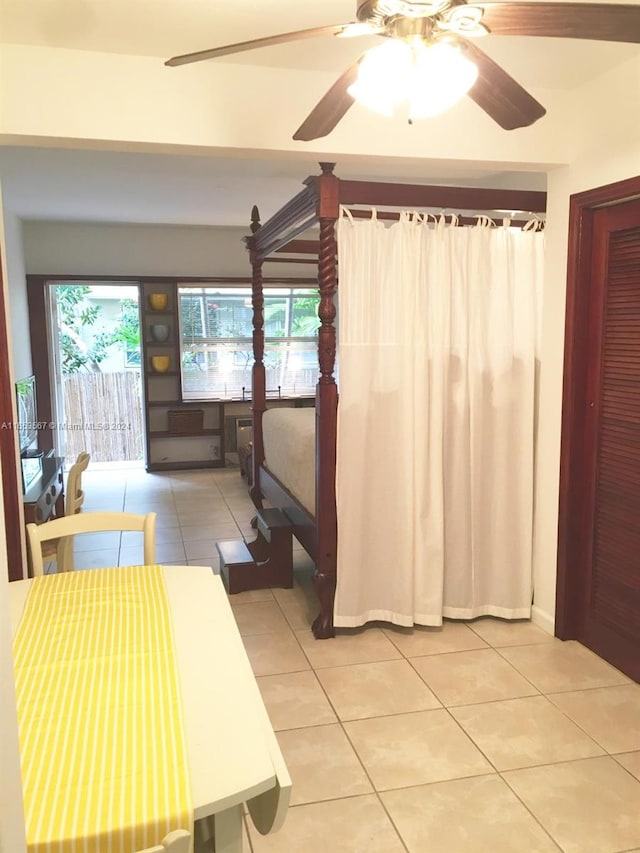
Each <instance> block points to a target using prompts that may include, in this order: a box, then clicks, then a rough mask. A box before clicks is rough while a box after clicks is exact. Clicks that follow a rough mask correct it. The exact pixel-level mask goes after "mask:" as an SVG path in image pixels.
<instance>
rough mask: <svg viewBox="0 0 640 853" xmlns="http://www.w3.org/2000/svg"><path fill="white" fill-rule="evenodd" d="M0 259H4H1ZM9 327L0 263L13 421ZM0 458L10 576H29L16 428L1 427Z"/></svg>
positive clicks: (5, 388) (2, 380)
mask: <svg viewBox="0 0 640 853" xmlns="http://www.w3.org/2000/svg"><path fill="white" fill-rule="evenodd" d="M0 261H1V259H0ZM8 328H9V312H8V308H7V301H6V298H5V282H4V279H3V275H2V263H0V329H1V330H2V334H0V424H1V423H6V424H13V422H14V421H15V418H16V408H15V400H14V394H15V387H14V382H13V378H12V376H11V373H10V371H9V364H10V355H9V344H8V341H7V334H6V329H8ZM0 461H1V462H2V493H3V501H4V528H5V542H6V546H7V565H8V567H9V580H11V581H16V580H22V578H23V577H26V571H25V568H26V567H25V566H24V565H23V560H24V558H25V556H26V551H25V547H26V546H25V538H24V536H23V531H22V524H21V523H20V519H21V518H22V474H21V472H20V453H19V448H18V439H17V432H16V430H14V429H12V428H11V429H0Z"/></svg>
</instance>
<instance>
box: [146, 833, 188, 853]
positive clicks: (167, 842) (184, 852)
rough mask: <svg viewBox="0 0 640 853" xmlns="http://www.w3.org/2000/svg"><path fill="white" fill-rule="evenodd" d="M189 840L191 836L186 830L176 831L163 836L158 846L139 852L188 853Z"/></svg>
mask: <svg viewBox="0 0 640 853" xmlns="http://www.w3.org/2000/svg"><path fill="white" fill-rule="evenodd" d="M190 840H191V836H190V834H189V833H188V832H186V830H184V829H176V831H175V832H170V833H169V835H165V837H164V838H163V839H162V841H161V842H160V844H156V846H155V847H148V848H147V849H146V850H141V851H140V853H189V841H190Z"/></svg>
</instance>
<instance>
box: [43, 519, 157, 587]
mask: <svg viewBox="0 0 640 853" xmlns="http://www.w3.org/2000/svg"><path fill="white" fill-rule="evenodd" d="M112 530H120V531H123V530H137V531H140V532H141V533H142V534H143V536H144V558H143V561H144V564H145V565H153V564H154V563H155V561H156V514H155V512H149V513H147V514H146V515H136V514H135V513H132V512H81V513H77V514H76V515H65V516H63V517H62V518H54V519H53V520H52V521H47V522H45V523H44V524H27V541H28V543H29V553H30V555H31V566H32V568H33V575H34V577H37V576H38V575H41V574H42V573H43V571H44V565H43V561H42V543H43V542H49V541H51V540H52V539H61V538H62V537H63V536H71V537H73V536H77V535H78V534H80V533H103V532H105V531H112Z"/></svg>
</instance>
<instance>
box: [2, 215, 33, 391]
mask: <svg viewBox="0 0 640 853" xmlns="http://www.w3.org/2000/svg"><path fill="white" fill-rule="evenodd" d="M4 239H5V252H6V271H7V272H6V275H7V278H6V281H7V287H8V292H9V294H10V298H9V300H8V309H9V311H8V313H9V342H8V343H9V352H10V353H12V356H13V358H12V362H13V363H12V367H11V368H10V372H11V376H12V377H14V378H15V379H23V378H24V377H25V376H30V375H31V373H32V372H33V371H32V367H31V348H30V346H29V311H28V307H27V287H26V281H25V262H24V248H23V241H22V222H21V221H20V219H18V217H17V216H16V215H15V214H14V213H11V212H9V211H7V210H6V209H5V213H4Z"/></svg>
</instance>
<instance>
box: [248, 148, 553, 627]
mask: <svg viewBox="0 0 640 853" xmlns="http://www.w3.org/2000/svg"><path fill="white" fill-rule="evenodd" d="M320 165H321V168H322V174H321V175H319V176H312V177H309V178H307V179H306V181H305V182H304V183H305V188H304V189H303V190H302V191H301V192H300V193H298V194H297V195H296V196H295V197H294V198H293V199H292V200H291V201H290V202H289V203H288V204H286V205H285V206H284V207H283V208H282V209H281V210H280V211H278V212H277V213H276V214H275V215H274V216H273V217H271V219H269V220H268V221H267V222H265V223H264V224H262V225H261V224H260V222H259V215H258V212H257V208H254V209H253V212H252V225H251V231H252V235H251V237H248V238H247V240H246V243H247V248H248V249H249V252H250V258H251V264H252V282H253V284H252V293H253V295H252V299H253V320H254V332H253V349H254V358H255V362H254V366H253V374H252V379H253V392H252V401H253V402H252V410H253V460H252V464H253V485H252V488H251V492H250V494H251V497H252V500H253V501H254V503H255V505H256V507H258V508H260V507H261V506H262V502H263V501H265V502H267V503H268V504H270V505H271V506H274V507H278V508H279V509H281V510H282V511H283V512H284V514H285V515H286V516H287V518H288V519H289V521H290V523H291V527H292V531H293V533H294V535H295V536H296V538H297V539H298V540H299V541H300V543H301V544H302V546H303V547H304V548H305V550H306V551H307V553H308V554H309V555H310V557H311V558H312V560H313V561H314V563H315V571H314V575H313V584H314V588H315V591H316V593H317V596H318V600H319V605H320V613H319V615H318V616H317V618H316V619H315V621H314V622H313V626H312V627H313V632H314V635H315V636H316V638H318V639H325V638H328V637H332V636H334V633H335V631H334V626H333V604H334V595H335V589H336V552H337V519H336V495H335V476H336V435H337V407H338V389H337V384H336V379H335V375H334V371H335V363H336V328H335V324H334V321H335V317H336V309H335V305H334V294H335V293H336V288H337V285H338V270H337V242H336V222H337V220H338V218H339V215H340V209H341V206H344V207H347V208H349V209H352V215H355V216H358V215H359V213H360V211H358V210H357V209H354V208H357V206H363V205H375V206H377V207H383V208H396V209H425V208H426V209H436V210H447V211H451V210H463V211H473V212H474V213H480V212H487V211H503V210H509V211H526V212H527V213H531V214H538V213H542V212H544V210H545V201H546V193H544V192H536V191H520V190H501V189H484V188H463V187H444V186H421V185H407V184H392V183H379V182H362V181H347V180H341V179H339V178H338V177H337V176H336V175H334V174H333V168H334V165H335V164H332V163H321V164H320ZM377 215H378V218H379V219H384V218H394V217H395V218H397V214H394V212H393V211H392V210H386V211H379V212H378V214H377ZM471 221H474V220H473V219H472V220H471ZM467 222H469V220H468V219H467V220H465V219H464V218H462V217H461V219H460V222H459V224H466V223H467ZM315 226H319V232H320V233H319V241H318V242H317V243H315V242H314V241H308V240H296V238H297V237H298V236H299V235H300V234H303V233H305V232H307V231H308V230H309V229H311V228H313V227H315ZM282 251H286V252H290V253H296V254H298V255H299V254H303V253H311V252H317V254H318V290H319V294H320V303H319V308H318V316H319V321H320V325H319V330H318V361H319V378H318V384H317V387H316V407H315V501H314V505H311V506H310V500H309V499H308V498H307V499H306V500H305V502H304V503H303V502H302V501H301V499H300V488H299V487H298V486H294V487H293V488H292V486H291V484H290V483H289V482H288V480H287V478H286V463H285V465H284V467H283V466H281V467H280V468H279V473H280V475H279V476H276V475H275V474H274V472H273V470H272V469H271V467H270V466H269V451H268V450H267V452H266V453H265V436H264V433H263V426H264V421H265V420H266V419H268V417H269V416H268V415H266V413H267V405H266V403H267V401H266V387H265V385H266V383H265V365H264V329H263V326H264V317H263V304H264V300H263V275H262V270H263V264H264V262H265V261H267V260H280V257H278V258H277V259H276V258H274V257H273V255H274V253H280V252H282ZM281 430H282V427H281V426H280V425H278V426H274V425H272V427H271V430H270V431H271V432H276V433H280V434H282V433H281ZM370 464H371V465H375V460H371V462H370ZM366 475H367V472H366V471H363V472H361V479H362V487H363V489H366V487H367V486H366ZM371 523H372V524H375V523H376V519H371ZM363 535H366V532H365V531H363Z"/></svg>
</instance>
